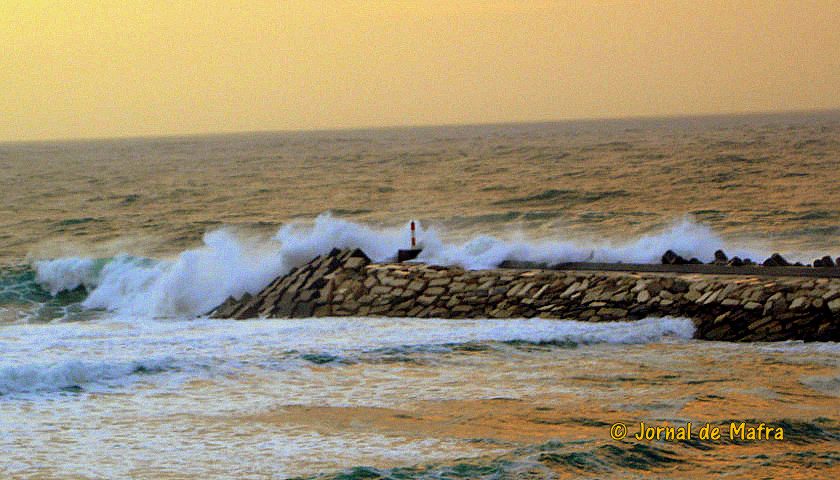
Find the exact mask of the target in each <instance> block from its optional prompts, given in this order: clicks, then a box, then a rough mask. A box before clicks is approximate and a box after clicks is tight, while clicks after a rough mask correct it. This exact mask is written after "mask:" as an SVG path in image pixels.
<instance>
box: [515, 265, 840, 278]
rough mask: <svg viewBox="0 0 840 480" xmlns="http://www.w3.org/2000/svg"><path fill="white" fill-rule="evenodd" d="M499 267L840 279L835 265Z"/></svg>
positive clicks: (839, 269)
mask: <svg viewBox="0 0 840 480" xmlns="http://www.w3.org/2000/svg"><path fill="white" fill-rule="evenodd" d="M500 268H509V269H517V270H522V269H528V270H533V269H542V270H571V271H584V272H650V273H697V274H702V275H742V276H759V277H810V278H840V268H838V267H794V266H790V267H764V266H760V265H746V266H742V267H730V266H728V265H709V264H703V265H699V264H685V265H663V264H652V263H594V262H569V263H558V264H555V265H546V264H539V263H533V262H516V261H507V262H503V263H502V265H501V267H500Z"/></svg>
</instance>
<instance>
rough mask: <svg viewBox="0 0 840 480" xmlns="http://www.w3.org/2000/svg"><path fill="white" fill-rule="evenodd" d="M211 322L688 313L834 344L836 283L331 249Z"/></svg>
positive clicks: (731, 327) (748, 329)
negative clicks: (488, 263) (488, 264)
mask: <svg viewBox="0 0 840 480" xmlns="http://www.w3.org/2000/svg"><path fill="white" fill-rule="evenodd" d="M211 316H213V317H215V318H235V319H247V318H256V317H278V318H301V317H311V316H315V317H324V316H337V317H339V316H393V317H423V318H523V317H524V318H527V317H542V318H557V319H572V320H582V321H589V322H604V321H617V320H634V319H640V318H643V317H648V316H683V317H689V318H691V319H693V321H694V323H695V325H696V327H697V330H696V334H695V335H696V337H697V338H700V339H708V340H727V341H775V340H806V341H815V340H819V341H840V279H829V278H816V279H814V278H790V277H762V276H733V275H726V276H714V275H698V274H674V273H633V272H592V271H562V270H541V269H505V268H499V269H493V270H475V271H469V270H464V269H462V268H458V267H438V266H432V265H426V264H420V263H389V264H377V263H373V262H371V261H370V259H369V258H368V257H367V256H366V255H365V254H364V252H362V251H360V250H333V251H332V252H330V253H329V254H327V255H322V256H319V257H317V258H315V259H313V260H312V261H310V262H309V263H308V264H306V265H303V266H302V267H299V268H296V269H294V270H292V271H291V272H289V273H288V274H287V275H284V276H281V277H279V278H277V279H276V280H274V281H273V282H272V283H271V284H270V285H268V286H267V287H265V288H264V289H263V290H262V291H260V292H259V293H257V294H256V295H248V294H246V295H245V296H244V297H243V298H240V299H235V298H229V299H228V300H227V301H225V302H224V303H223V304H222V305H220V306H219V307H218V308H216V309H215V310H214V311H213V312H211Z"/></svg>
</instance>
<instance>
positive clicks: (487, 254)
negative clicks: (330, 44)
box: [34, 213, 759, 317]
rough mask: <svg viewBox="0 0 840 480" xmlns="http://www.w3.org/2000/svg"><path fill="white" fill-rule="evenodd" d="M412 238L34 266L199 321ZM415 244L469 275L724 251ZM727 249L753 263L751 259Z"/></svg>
mask: <svg viewBox="0 0 840 480" xmlns="http://www.w3.org/2000/svg"><path fill="white" fill-rule="evenodd" d="M409 235H410V234H409V230H408V228H407V226H406V227H399V228H373V227H370V226H366V225H362V224H358V223H353V222H349V221H346V220H341V219H336V218H333V217H332V216H331V215H330V214H328V213H327V214H322V215H320V216H318V217H317V218H316V219H315V221H314V223H313V224H311V225H304V224H291V225H286V226H284V227H282V228H281V229H280V230H279V231H278V232H277V233H276V235H275V236H274V237H273V238H271V239H268V240H254V239H245V238H242V237H240V236H238V235H236V234H235V233H234V232H232V231H230V230H226V229H222V230H217V231H213V232H210V233H207V234H206V235H205V236H204V245H203V246H201V247H199V248H196V249H192V250H187V251H185V252H183V253H181V254H180V255H178V256H177V258H175V259H172V260H153V259H145V258H139V257H132V256H129V255H119V256H117V257H114V258H112V259H108V260H95V259H91V258H60V259H54V260H44V261H38V262H36V263H35V264H34V267H35V269H36V272H37V275H36V279H37V282H38V283H39V285H40V286H41V287H42V288H43V289H45V290H47V291H48V292H50V293H51V294H53V295H55V294H57V293H59V292H62V291H70V290H74V289H77V288H80V287H82V288H84V289H86V290H87V291H88V292H89V295H88V296H87V298H86V299H85V300H84V302H83V303H82V306H83V307H85V308H91V309H104V310H107V311H111V312H120V313H124V314H129V315H139V316H163V317H181V316H195V315H201V314H203V313H205V312H207V311H209V310H210V309H212V308H214V307H215V306H217V305H218V304H219V303H221V302H222V301H224V300H225V299H226V298H227V297H229V296H234V297H240V296H241V295H242V294H244V293H245V292H250V293H256V292H258V291H259V290H260V289H261V288H262V287H264V286H265V285H267V284H268V283H269V282H270V281H271V280H273V279H274V278H276V277H277V276H279V275H282V274H284V273H286V272H288V271H289V270H290V269H291V268H293V267H295V266H298V265H301V264H303V263H305V262H306V261H308V260H310V259H311V258H313V257H315V256H316V255H319V254H324V253H327V252H329V251H330V250H331V249H333V248H361V249H362V250H364V251H365V252H366V253H367V254H368V255H369V256H370V257H371V258H372V259H374V260H376V261H386V260H388V259H391V258H393V256H394V255H395V253H396V251H397V249H399V248H404V247H405V245H407V244H408V243H409ZM418 237H419V238H420V239H421V246H422V247H423V252H422V254H421V255H420V257H419V260H420V261H424V262H428V263H432V264H437V265H459V266H462V267H465V268H468V269H482V268H493V267H496V266H498V265H499V263H501V262H502V261H504V260H517V261H533V262H547V263H557V262H571V261H595V262H633V263H654V262H658V261H659V258H660V256H661V255H662V252H664V251H665V250H667V249H672V250H674V251H676V252H677V253H678V254H680V255H682V256H684V257H687V258H688V257H697V258H700V259H703V260H709V259H711V258H712V257H713V252H714V251H715V250H716V249H718V248H721V247H723V246H724V241H723V240H722V239H721V238H720V237H719V236H718V235H717V234H715V233H714V232H713V231H712V230H711V229H710V228H708V227H706V226H704V225H700V224H697V223H693V222H691V221H689V220H683V221H681V222H678V223H676V224H674V225H672V226H671V227H669V228H667V229H665V230H663V231H661V232H659V233H656V234H651V235H646V236H643V237H640V238H638V239H635V240H633V241H629V242H626V243H623V244H612V243H607V242H604V243H601V244H592V243H591V242H582V241H575V240H564V239H559V240H541V241H533V240H528V239H524V238H519V239H504V238H499V237H493V236H486V235H482V236H478V237H475V238H472V239H470V240H468V241H465V242H462V243H455V242H446V241H443V240H442V239H441V237H440V236H439V235H438V233H437V232H436V231H435V230H433V229H424V228H422V226H421V228H420V229H419V231H418ZM727 251H729V252H730V253H733V254H736V255H740V256H742V257H745V256H746V257H748V256H752V257H753V258H759V255H755V254H754V253H753V254H752V255H751V252H748V251H743V250H737V249H728V250H727Z"/></svg>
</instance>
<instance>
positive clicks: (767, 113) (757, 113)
mask: <svg viewBox="0 0 840 480" xmlns="http://www.w3.org/2000/svg"><path fill="white" fill-rule="evenodd" d="M832 113H837V114H840V106H838V107H830V108H812V109H791V110H754V111H733V112H719V113H675V114H652V115H628V116H605V117H569V118H556V119H544V120H538V119H534V120H511V121H502V122H465V123H423V124H398V125H368V126H358V127H335V128H300V129H290V128H267V129H259V130H235V129H232V130H217V131H204V132H201V131H196V132H183V133H148V134H146V133H141V134H126V135H111V136H80V137H50V138H25V139H19V140H9V139H0V145H9V144H36V143H61V142H71V143H72V142H98V141H113V140H144V139H148V140H151V139H173V138H188V137H217V136H228V135H230V136H234V135H251V134H270V133H319V132H320V133H329V132H366V131H378V130H412V129H427V128H451V127H490V126H504V125H529V124H531V125H535V124H556V123H575V122H581V123H597V122H604V123H609V122H622V121H633V120H638V121H658V120H688V119H703V118H715V117H772V116H785V115H793V116H804V115H815V114H816V115H819V114H832Z"/></svg>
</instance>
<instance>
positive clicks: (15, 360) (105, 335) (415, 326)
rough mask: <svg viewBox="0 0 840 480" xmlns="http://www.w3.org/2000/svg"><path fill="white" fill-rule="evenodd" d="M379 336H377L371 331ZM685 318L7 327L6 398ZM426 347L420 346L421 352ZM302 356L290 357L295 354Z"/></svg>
mask: <svg viewBox="0 0 840 480" xmlns="http://www.w3.org/2000/svg"><path fill="white" fill-rule="evenodd" d="M371 330H375V331H376V332H377V334H376V336H375V337H371V336H370V331H371ZM693 333H694V326H693V324H692V322H691V321H690V320H687V319H671V318H662V319H646V320H642V321H639V322H613V323H587V322H574V321H553V320H541V319H528V320H456V321H451V320H428V319H423V320H419V319H352V318H350V319H348V318H341V319H336V318H322V319H306V320H282V321H272V320H267V321H249V322H237V321H219V320H195V321H176V322H171V321H153V320H148V321H137V320H128V321H121V320H116V319H112V320H106V321H91V322H78V323H65V324H52V325H14V326H8V327H5V328H3V329H1V330H0V344H2V345H3V347H4V352H3V358H2V359H0V395H6V396H8V395H15V394H29V393H41V394H48V393H55V392H61V391H63V390H65V389H68V388H80V389H82V390H83V391H88V390H91V391H97V392H104V391H122V390H123V389H125V388H130V385H131V384H132V383H134V382H137V381H144V382H152V383H157V382H163V383H162V384H161V385H157V388H164V389H165V388H169V385H171V382H175V384H180V383H182V382H184V381H188V380H191V379H194V378H213V377H223V376H225V375H239V374H241V373H242V372H248V371H252V370H254V369H256V370H262V369H269V370H275V369H281V370H285V369H290V370H295V369H300V368H301V367H302V366H305V365H307V364H308V362H307V361H306V360H303V359H302V358H301V355H303V354H307V353H309V354H328V355H332V356H335V357H337V358H339V359H341V360H343V361H348V360H349V361H356V360H357V359H358V357H359V356H360V355H362V356H363V355H365V354H370V352H371V351H376V350H379V349H385V348H391V349H393V348H409V347H435V346H441V345H445V344H458V343H465V342H508V341H515V340H519V341H525V342H550V341H568V342H574V343H580V344H599V343H609V344H642V343H650V342H657V341H662V340H663V339H666V338H678V339H688V338H691V336H692V335H693ZM421 350H422V349H421ZM292 351H294V352H296V353H289V352H292Z"/></svg>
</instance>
